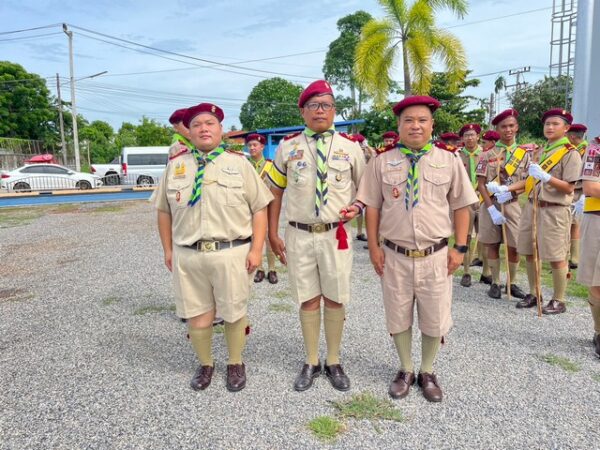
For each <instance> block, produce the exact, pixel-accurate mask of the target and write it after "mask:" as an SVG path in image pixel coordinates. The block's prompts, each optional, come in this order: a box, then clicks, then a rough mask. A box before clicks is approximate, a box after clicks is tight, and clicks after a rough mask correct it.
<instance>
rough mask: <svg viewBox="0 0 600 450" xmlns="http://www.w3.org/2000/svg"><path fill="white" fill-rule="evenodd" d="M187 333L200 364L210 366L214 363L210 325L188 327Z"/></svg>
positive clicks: (211, 328)
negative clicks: (205, 326)
mask: <svg viewBox="0 0 600 450" xmlns="http://www.w3.org/2000/svg"><path fill="white" fill-rule="evenodd" d="M188 334H189V335H190V342H191V343H192V347H193V348H194V351H195V352H196V356H197V357H198V360H199V361H200V365H201V366H212V365H213V364H214V362H213V356H212V335H213V327H212V325H211V326H209V327H207V328H191V327H188Z"/></svg>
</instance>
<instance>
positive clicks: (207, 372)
mask: <svg viewBox="0 0 600 450" xmlns="http://www.w3.org/2000/svg"><path fill="white" fill-rule="evenodd" d="M214 370H215V368H214V367H213V366H200V367H198V368H197V369H196V373H195V374H194V378H192V381H191V382H190V386H191V387H192V389H193V390H195V391H203V390H204V389H206V388H207V387H208V386H210V382H211V380H212V376H213V372H214Z"/></svg>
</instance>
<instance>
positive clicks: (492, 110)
mask: <svg viewBox="0 0 600 450" xmlns="http://www.w3.org/2000/svg"><path fill="white" fill-rule="evenodd" d="M494 102H495V100H494V93H493V92H492V93H491V94H490V104H489V105H488V113H489V120H488V128H491V126H492V119H493V118H494V115H495V114H494Z"/></svg>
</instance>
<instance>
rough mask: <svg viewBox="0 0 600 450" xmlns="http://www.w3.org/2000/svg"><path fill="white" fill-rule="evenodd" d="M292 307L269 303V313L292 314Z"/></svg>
mask: <svg viewBox="0 0 600 450" xmlns="http://www.w3.org/2000/svg"><path fill="white" fill-rule="evenodd" d="M293 309H294V307H293V306H292V305H290V304H288V303H271V304H270V305H269V311H271V312H292V311H293Z"/></svg>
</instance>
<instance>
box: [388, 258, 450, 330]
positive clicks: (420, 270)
mask: <svg viewBox="0 0 600 450" xmlns="http://www.w3.org/2000/svg"><path fill="white" fill-rule="evenodd" d="M383 252H384V254H385V265H384V269H383V277H381V285H382V289H383V306H384V308H385V320H386V325H387V330H388V332H389V333H390V334H397V333H402V332H403V331H406V330H407V329H408V328H410V327H411V326H412V324H413V315H414V305H415V303H416V304H417V314H418V318H419V329H420V330H421V332H422V333H424V334H426V335H427V336H444V335H445V334H446V333H448V331H449V330H450V327H451V326H452V316H451V307H452V276H448V247H444V248H443V249H442V250H439V251H437V252H435V253H434V254H433V255H430V256H426V257H424V258H409V257H407V256H404V255H401V254H400V253H397V252H395V251H394V250H392V249H390V248H388V247H386V246H384V247H383Z"/></svg>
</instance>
